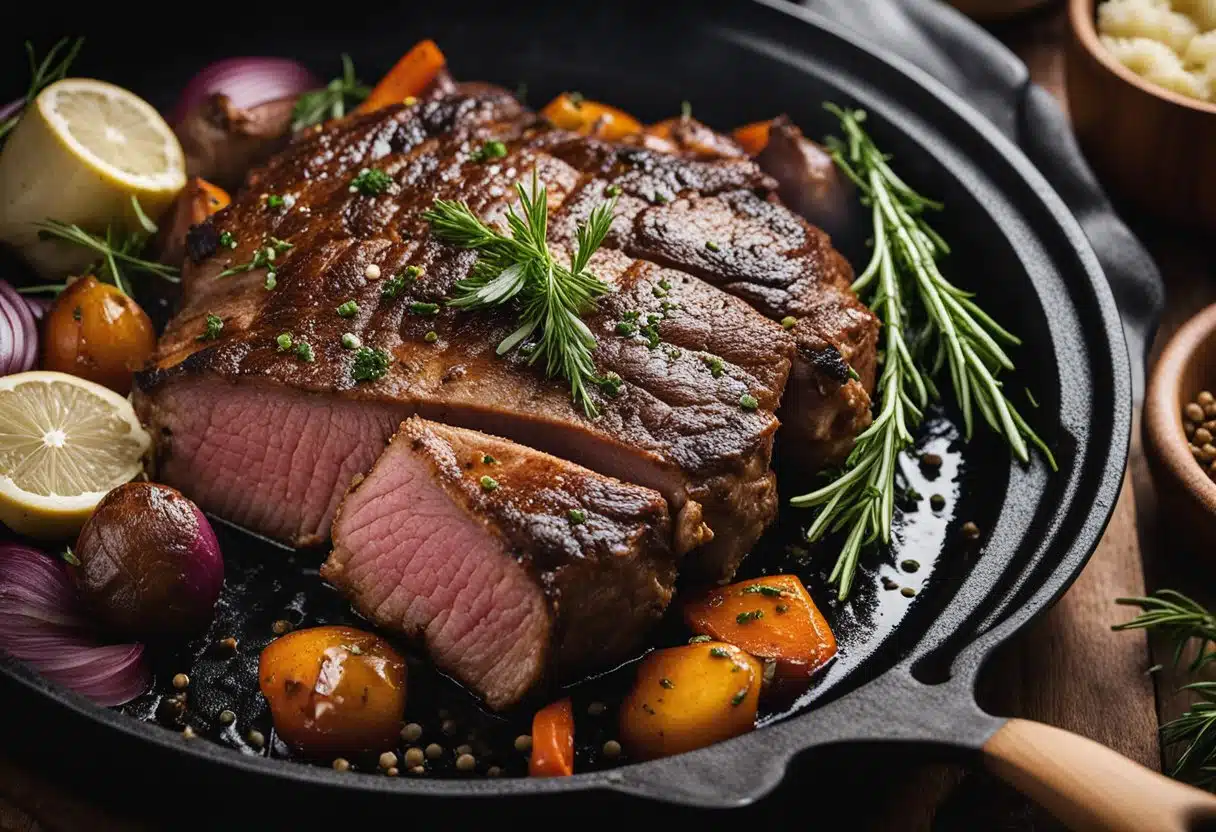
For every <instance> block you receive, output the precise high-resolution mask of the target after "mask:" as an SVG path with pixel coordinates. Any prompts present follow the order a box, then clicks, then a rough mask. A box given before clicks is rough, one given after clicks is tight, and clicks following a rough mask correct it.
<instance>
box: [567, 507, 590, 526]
mask: <svg viewBox="0 0 1216 832" xmlns="http://www.w3.org/2000/svg"><path fill="white" fill-rule="evenodd" d="M566 516H567V517H569V518H570V522H571V523H573V524H574V525H576V526H577V525H579V524H581V523H586V522H587V512H585V511H583V510H582V509H581V508H572V509H570V510H569V511H567V512H566Z"/></svg>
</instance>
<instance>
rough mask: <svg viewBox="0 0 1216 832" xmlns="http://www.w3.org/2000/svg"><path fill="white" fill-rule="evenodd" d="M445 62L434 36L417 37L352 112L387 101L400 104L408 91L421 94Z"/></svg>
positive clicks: (408, 93) (361, 111) (379, 106)
mask: <svg viewBox="0 0 1216 832" xmlns="http://www.w3.org/2000/svg"><path fill="white" fill-rule="evenodd" d="M445 66H447V59H446V58H445V57H444V56H443V52H441V51H440V50H439V47H438V46H437V45H436V44H435V42H434V41H433V40H423V41H419V42H418V43H416V44H414V48H413V49H411V50H410V51H409V52H406V53H405V55H404V56H402V58H401V60H399V61H397V63H396V64H395V65H394V66H393V68H392V69H390V70H389V71H388V73H387V74H386V75H385V76H384V77H383V78H381V79H380V83H378V84H376V86H375V87H373V88H372V91H371V94H370V95H368V97H367V99H366V100H364V102H363V103H362V104H360V105H359V106H358V107H356V108H355V112H356V113H370V112H372V111H374V110H379V109H380V108H381V107H387V106H388V105H390V104H400V103H401V102H402V101H404V100H405V99H406V98H407V97H409V96H411V95H415V96H417V95H422V93H423V92H424V91H425V90H426V88H427V85H429V84H430V83H431V81H433V80H435V76H436V75H438V74H439V73H440V71H442V70H443V68H444V67H445Z"/></svg>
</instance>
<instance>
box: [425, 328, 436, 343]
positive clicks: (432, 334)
mask: <svg viewBox="0 0 1216 832" xmlns="http://www.w3.org/2000/svg"><path fill="white" fill-rule="evenodd" d="M422 340H423V341H426V342H427V343H428V344H433V343H435V342H436V341H438V340H439V333H438V332H436V331H435V330H433V329H432V330H430V331H429V332H427V334H426V335H423V336H422Z"/></svg>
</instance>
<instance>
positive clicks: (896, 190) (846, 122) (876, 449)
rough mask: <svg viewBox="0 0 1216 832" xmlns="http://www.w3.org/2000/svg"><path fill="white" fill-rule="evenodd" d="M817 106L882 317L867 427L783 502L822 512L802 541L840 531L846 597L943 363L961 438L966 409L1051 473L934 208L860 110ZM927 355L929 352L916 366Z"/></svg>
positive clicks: (997, 338)
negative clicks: (863, 222)
mask: <svg viewBox="0 0 1216 832" xmlns="http://www.w3.org/2000/svg"><path fill="white" fill-rule="evenodd" d="M824 106H825V107H826V108H827V109H828V110H829V111H830V112H831V113H832V114H833V115H835V116H836V117H837V118H838V119H839V120H840V126H841V128H842V130H843V132H844V136H845V137H844V138H843V139H840V138H838V137H834V136H833V137H830V138H829V139H828V149H829V151H830V152H831V154H832V157H833V159H834V160H835V162H836V165H837V166H838V167H839V168H840V169H841V171H843V172H844V173H845V175H847V176H848V177H849V178H850V179H852V180H853V182H854V183H855V184H856V185H857V188H858V190H859V191H860V193H861V197H862V200H863V202H864V203H865V204H867V205H868V206H869V207H870V209H871V212H872V223H873V234H874V237H873V253H872V255H871V257H870V262H869V263H868V264H867V266H866V268H865V269H864V270H863V271H862V273H861V274H860V275H859V276H858V277H857V279H856V280H855V281H854V283H853V289H854V291H856V292H857V293H858V295H859V296H861V297H862V298H864V299H866V300H867V302H868V303H869V305H870V307H871V309H873V310H874V312H875V313H876V314H877V315H878V317H879V319H880V320H881V321H882V323H883V328H884V338H885V349H884V351H883V364H882V373H881V375H880V376H879V379H878V385H877V389H876V392H875V396H876V399H877V413H876V415H875V417H874V421H873V423H872V424H871V425H870V427H869V428H867V429H866V430H865V431H864V432H863V433H862V434H861V435H860V436H859V437H858V438H857V442H856V444H855V446H854V448H853V451H852V453H851V454H850V455H849V457H848V459H847V460H846V461H845V464H844V467H843V469H842V470H841V471H839V472H836V473H835V476H834V477H833V479H832V481H831V482H829V483H828V484H827V485H825V486H824V487H822V488H820V489H817V490H815V491H812V492H811V493H809V494H804V495H802V496H799V497H795V498H793V499H792V500H791V503H792V504H793V505H795V506H800V507H804V508H813V507H820V512H819V514H818V515H817V516H816V518H815V520H814V522H813V523H812V524H811V526H810V528H809V529H808V530H807V540H808V541H810V542H815V541H817V540H819V539H821V538H822V537H824V536H825V535H827V534H830V533H836V532H843V533H844V534H845V537H844V544H843V546H842V548H841V551H840V553H839V555H838V556H837V560H836V564H835V566H834V567H833V569H832V572H831V575H830V582H831V583H834V584H835V585H836V587H837V596H838V597H839V598H840V599H841V600H845V599H847V598H848V595H849V590H850V589H851V588H852V584H853V578H854V575H855V573H856V571H857V564H858V561H859V559H860V555H861V549H862V547H864V546H866V545H867V544H869V543H872V542H874V541H880V542H882V543H883V544H886V543H889V542H890V539H891V524H892V521H893V520H894V516H895V496H896V473H897V471H898V469H899V456H900V454H901V452H903V451H904V450H905V449H906V448H907V447H908V446H909V445H911V444H912V442H913V431H914V430H915V429H916V427H917V426H918V425H919V424H920V422H921V420H922V418H923V414H924V409H925V407H926V406H927V405H928V403H929V401H930V399H936V398H938V390H937V387H936V385H935V384H934V382H933V377H934V375H935V374H936V373H937V372H938V371H939V370H940V369H941V368H942V366H943V365H944V364H945V365H948V366H949V369H950V379H951V385H952V387H953V389H954V394H955V399H956V400H957V402H958V404H959V408H960V410H961V411H962V414H963V425H964V433H965V436H966V437H967V438H968V439H970V438H971V434H972V427H973V421H974V420H973V415H972V414H973V406H974V408H975V409H978V410H979V411H980V413H981V415H982V416H983V417H984V420H985V421H986V422H987V423H988V424H989V425H990V426H991V427H992V428H993V430H995V431H996V432H997V433H999V434H1000V435H1001V436H1003V437H1004V438H1005V440H1006V441H1007V442H1008V443H1009V446H1010V448H1011V450H1012V452H1013V454H1014V456H1015V457H1017V459H1019V460H1020V461H1022V462H1028V461H1029V459H1030V454H1029V451H1028V448H1027V442H1029V443H1031V444H1033V445H1035V446H1036V447H1037V448H1039V450H1040V451H1041V452H1042V454H1043V456H1044V457H1045V458H1046V460H1047V462H1048V464H1049V465H1050V466H1051V467H1052V469H1053V470H1054V469H1055V467H1056V464H1055V459H1054V458H1053V456H1052V454H1051V451H1050V450H1049V449H1048V448H1047V446H1046V445H1045V444H1044V443H1043V441H1042V440H1041V439H1040V438H1039V437H1038V435H1037V434H1036V433H1035V432H1034V431H1033V430H1032V429H1031V428H1030V427H1029V426H1028V425H1027V424H1026V422H1025V420H1023V419H1022V417H1021V415H1020V414H1019V413H1018V411H1017V409H1016V408H1014V406H1013V404H1012V403H1011V402H1010V401H1009V400H1008V399H1007V398H1006V397H1005V394H1004V393H1003V392H1002V390H1001V382H1000V381H998V379H997V377H998V375H999V373H1000V372H1001V371H1002V370H1012V369H1013V362H1012V361H1011V360H1010V358H1009V356H1008V355H1007V354H1006V353H1005V351H1004V349H1003V348H1002V347H1001V345H1000V343H999V342H1004V343H1007V344H1018V343H1020V341H1018V339H1017V338H1016V337H1015V336H1014V335H1013V334H1011V333H1010V332H1008V331H1007V330H1005V329H1003V328H1002V327H1001V326H999V325H998V324H997V323H996V322H995V321H993V320H992V318H991V317H989V316H988V315H987V314H986V313H985V312H984V311H983V310H982V309H980V308H979V306H977V305H976V304H975V303H974V301H972V300H971V297H972V295H971V293H969V292H965V291H963V290H962V289H959V288H958V287H956V286H954V285H953V284H951V283H950V282H949V281H948V280H946V278H945V277H944V276H942V273H941V271H940V270H939V269H938V267H937V258H939V257H941V256H942V255H945V254H948V253H949V251H950V249H949V246H947V245H946V242H945V241H944V240H943V239H942V238H941V237H940V236H939V235H938V234H937V232H935V231H934V230H933V229H932V228H931V227H930V226H929V224H928V223H927V222H926V220H925V217H924V215H925V213H926V212H927V211H929V210H938V209H940V208H941V205H940V204H939V203H936V202H934V201H932V200H930V199H927V198H925V197H923V196H921V195H920V194H918V193H916V192H915V191H914V190H912V188H911V187H909V186H908V184H907V183H905V182H904V181H903V180H902V179H901V178H900V177H899V176H898V175H897V174H896V173H895V171H893V170H892V169H891V167H890V166H889V165H888V161H889V158H890V157H888V156H887V155H886V154H884V153H882V152H881V151H880V150H879V149H878V147H877V146H876V145H875V144H874V141H873V140H872V139H871V138H870V137H869V135H867V134H866V132H865V130H864V129H862V126H861V125H862V123H863V122H864V121H865V113H864V112H862V111H860V110H845V109H842V108H840V107H838V106H836V105H835V104H831V103H828V104H825V105H824ZM922 321H923V324H922V323H921V322H922ZM918 324H919V325H918ZM914 326H915V327H916V329H915V331H914V330H913V327H914ZM927 350H931V351H932V352H933V354H932V356H931V358H929V360H927V361H926V360H925V357H926V351H927Z"/></svg>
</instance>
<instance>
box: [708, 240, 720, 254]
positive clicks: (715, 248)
mask: <svg viewBox="0 0 1216 832" xmlns="http://www.w3.org/2000/svg"><path fill="white" fill-rule="evenodd" d="M705 247H706V248H707V249H709V250H710V251H721V250H722V246H720V245H718V244H717V243H715V242H714V241H713V240H706V241H705Z"/></svg>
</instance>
